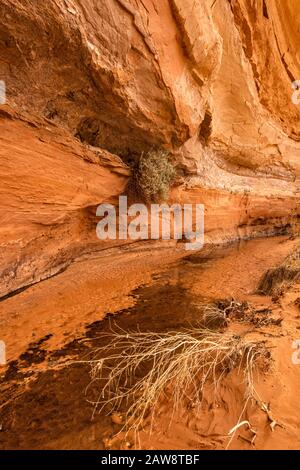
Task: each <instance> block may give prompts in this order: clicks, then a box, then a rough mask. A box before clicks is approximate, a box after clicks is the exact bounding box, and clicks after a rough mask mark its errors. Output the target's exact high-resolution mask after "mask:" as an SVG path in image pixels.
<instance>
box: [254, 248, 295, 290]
mask: <svg viewBox="0 0 300 470" xmlns="http://www.w3.org/2000/svg"><path fill="white" fill-rule="evenodd" d="M299 279H300V249H299V248H297V249H296V250H295V251H294V252H292V253H291V254H290V255H289V256H288V257H287V258H286V259H285V260H284V261H283V263H282V264H281V265H280V266H277V267H275V268H271V269H269V270H268V271H267V272H266V273H265V274H264V276H263V277H262V279H261V281H260V283H259V286H258V293H259V294H263V295H272V296H274V297H275V298H279V297H281V296H282V295H283V294H284V293H285V292H286V291H287V290H288V289H290V288H291V287H292V285H293V283H295V282H297V281H299Z"/></svg>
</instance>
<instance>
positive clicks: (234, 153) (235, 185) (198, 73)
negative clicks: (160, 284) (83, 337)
mask: <svg viewBox="0 0 300 470" xmlns="http://www.w3.org/2000/svg"><path fill="white" fill-rule="evenodd" d="M252 3H253V2H252ZM252 3H250V2H249V1H248V0H231V1H229V2H225V1H223V0H216V1H213V0H169V1H167V0H143V2H135V1H133V0H114V1H113V0H101V1H99V0H72V1H71V0H65V1H64V2H61V1H58V0H53V1H51V2H46V1H42V2H34V1H32V0H22V1H21V0H0V6H1V18H0V58H1V60H0V80H4V81H5V83H6V88H7V104H6V105H1V107H0V144H1V145H0V158H1V165H0V172H1V187H0V191H1V207H0V217H1V229H0V243H1V247H2V250H1V279H0V281H1V289H0V294H1V295H2V296H3V295H6V294H8V293H10V292H13V291H15V290H16V289H18V288H21V287H24V286H26V285H29V284H31V283H34V282H37V281H39V280H41V279H43V278H45V277H49V276H51V275H53V274H55V273H57V272H58V271H59V270H61V269H63V268H64V267H65V266H67V265H68V264H69V263H70V262H72V260H74V259H75V258H76V257H78V256H81V255H82V254H84V253H91V251H93V250H98V249H103V247H106V246H107V244H103V243H99V242H98V241H97V240H96V238H95V225H96V222H95V218H94V216H95V207H96V206H97V205H98V204H100V203H101V202H104V201H105V202H109V201H112V202H114V201H115V200H116V197H117V196H118V195H119V194H120V193H122V192H123V191H124V190H125V187H126V184H127V181H128V179H129V176H130V171H129V169H128V167H127V166H126V165H125V164H124V163H123V161H122V159H123V160H124V161H127V160H128V159H131V158H137V157H138V156H139V155H140V154H141V152H142V151H145V150H147V149H149V148H152V147H153V146H154V147H155V146H159V147H165V148H167V149H168V150H169V151H170V152H171V153H172V155H173V158H174V162H175V163H176V164H177V166H178V168H179V169H180V173H181V175H182V177H181V178H180V180H179V181H178V185H177V187H176V188H175V189H174V191H173V192H172V194H171V199H172V200H174V201H180V202H186V201H191V200H192V201H193V202H199V203H204V204H205V205H206V234H207V240H209V241H214V240H218V241H222V240H228V239H232V238H237V237H245V236H247V237H249V236H255V235H265V234H272V233H276V231H282V230H283V229H284V228H285V227H287V226H290V225H293V224H294V223H295V220H296V216H297V214H298V207H299V202H298V201H299V200H298V190H299V189H298V188H299V180H298V178H299V162H300V124H299V122H300V121H299V116H300V105H299V106H297V105H295V104H293V103H292V99H291V96H292V91H293V90H292V88H291V83H292V82H293V81H294V80H297V79H300V56H299V50H300V49H299V40H298V37H299V35H298V33H297V32H298V31H299V27H300V16H299V11H300V10H299V6H298V1H297V0H286V1H285V2H281V1H280V0H259V1H257V2H255V5H254V4H252ZM109 246H110V245H109Z"/></svg>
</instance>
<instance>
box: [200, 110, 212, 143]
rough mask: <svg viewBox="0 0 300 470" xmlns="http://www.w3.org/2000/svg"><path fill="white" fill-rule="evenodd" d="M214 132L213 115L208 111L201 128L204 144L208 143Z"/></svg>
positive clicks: (201, 137) (201, 139) (201, 138)
mask: <svg viewBox="0 0 300 470" xmlns="http://www.w3.org/2000/svg"><path fill="white" fill-rule="evenodd" d="M211 133H212V115H211V113H210V112H209V111H206V113H205V116H204V119H203V121H202V122H201V124H200V128H199V139H200V141H201V142H202V143H203V145H207V144H208V141H209V138H210V136H211Z"/></svg>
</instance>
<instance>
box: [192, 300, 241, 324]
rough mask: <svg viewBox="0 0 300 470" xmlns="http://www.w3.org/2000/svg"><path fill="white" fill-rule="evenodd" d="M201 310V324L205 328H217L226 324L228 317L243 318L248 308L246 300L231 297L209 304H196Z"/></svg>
mask: <svg viewBox="0 0 300 470" xmlns="http://www.w3.org/2000/svg"><path fill="white" fill-rule="evenodd" d="M197 307H198V308H199V310H201V311H202V320H201V324H202V325H203V326H204V327H206V328H210V329H212V328H219V327H225V326H227V325H228V322H229V320H230V319H233V318H234V319H243V318H244V317H245V315H246V314H247V313H248V311H249V310H250V306H249V305H248V303H247V302H240V301H238V300H235V299H233V298H231V299H222V300H217V301H215V302H213V303H210V304H206V303H203V304H201V303H200V304H197Z"/></svg>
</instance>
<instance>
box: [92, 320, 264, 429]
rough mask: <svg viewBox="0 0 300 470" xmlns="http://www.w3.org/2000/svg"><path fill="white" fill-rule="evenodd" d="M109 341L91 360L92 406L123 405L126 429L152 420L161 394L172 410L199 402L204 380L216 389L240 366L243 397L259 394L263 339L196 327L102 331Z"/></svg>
mask: <svg viewBox="0 0 300 470" xmlns="http://www.w3.org/2000/svg"><path fill="white" fill-rule="evenodd" d="M101 340H102V341H105V342H106V344H105V345H103V346H102V347H100V348H99V349H98V350H97V351H96V357H94V358H93V359H91V360H89V361H88V362H89V364H90V365H91V366H92V381H91V383H90V385H89V386H88V388H87V395H89V393H90V392H91V391H92V390H94V392H95V389H94V386H96V389H97V396H96V398H95V399H94V398H89V396H88V400H89V401H90V402H91V403H92V404H93V405H94V406H95V409H94V411H97V410H98V411H99V412H101V411H106V412H107V414H111V413H113V412H118V411H122V412H123V413H124V414H125V419H124V423H125V426H124V428H126V430H127V431H133V430H134V431H137V430H139V429H140V428H141V427H142V426H143V425H144V424H145V419H146V418H147V421H148V422H149V419H150V423H151V426H152V422H153V417H154V416H155V413H156V412H157V410H158V404H159V402H160V400H161V399H162V398H163V397H164V396H165V395H166V396H167V397H168V400H169V402H170V403H172V406H173V413H174V411H176V409H178V407H179V406H180V404H183V402H184V401H185V400H187V399H188V400H191V402H192V403H199V404H200V403H201V399H202V396H203V392H204V388H205V386H206V385H209V386H210V387H211V386H213V387H214V390H215V393H216V394H217V392H218V385H219V383H220V380H221V379H222V378H223V377H224V376H225V375H226V374H228V373H229V372H230V371H231V370H233V369H235V368H237V371H238V373H241V374H242V375H243V378H244V383H245V400H249V399H250V398H251V397H255V396H256V392H255V388H254V380H253V373H254V368H255V365H256V364H257V361H258V359H259V358H263V357H264V358H266V357H267V355H266V349H265V347H264V346H263V345H262V344H258V343H254V342H249V341H246V340H245V339H243V338H242V337H240V336H237V335H233V334H229V333H220V332H214V331H211V330H208V329H204V328H201V327H200V328H199V327H193V328H190V329H185V330H182V331H168V332H162V333H155V332H144V333H143V332H126V331H123V330H121V329H118V331H111V332H109V333H106V334H103V335H101Z"/></svg>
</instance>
